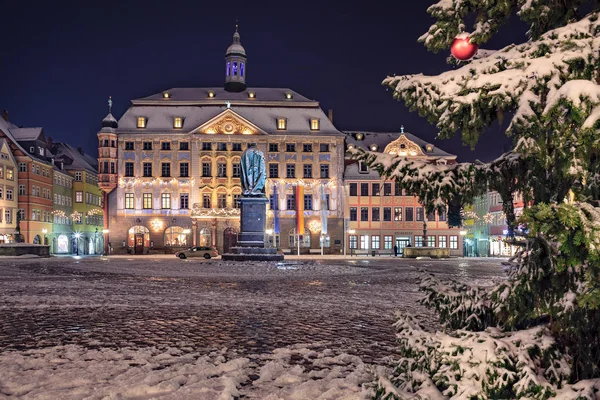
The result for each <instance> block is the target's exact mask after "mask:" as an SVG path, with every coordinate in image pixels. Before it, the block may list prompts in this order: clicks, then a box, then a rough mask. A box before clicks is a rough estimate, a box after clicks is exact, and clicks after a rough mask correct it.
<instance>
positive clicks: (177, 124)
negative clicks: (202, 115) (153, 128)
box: [173, 117, 183, 129]
mask: <svg viewBox="0 0 600 400" xmlns="http://www.w3.org/2000/svg"><path fill="white" fill-rule="evenodd" d="M182 127H183V118H181V117H175V119H174V120H173V128H175V129H181V128H182Z"/></svg>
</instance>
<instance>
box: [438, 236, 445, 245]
mask: <svg viewBox="0 0 600 400" xmlns="http://www.w3.org/2000/svg"><path fill="white" fill-rule="evenodd" d="M438 247H441V248H446V247H447V243H446V236H438Z"/></svg>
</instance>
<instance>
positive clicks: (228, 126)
mask: <svg viewBox="0 0 600 400" xmlns="http://www.w3.org/2000/svg"><path fill="white" fill-rule="evenodd" d="M234 129H235V128H234V126H233V124H232V123H231V122H227V123H226V124H225V125H223V130H224V131H225V133H233V130H234Z"/></svg>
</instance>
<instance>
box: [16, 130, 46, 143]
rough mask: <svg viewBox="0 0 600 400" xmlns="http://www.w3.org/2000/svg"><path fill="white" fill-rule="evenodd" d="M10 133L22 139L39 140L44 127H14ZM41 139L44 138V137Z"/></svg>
mask: <svg viewBox="0 0 600 400" xmlns="http://www.w3.org/2000/svg"><path fill="white" fill-rule="evenodd" d="M10 133H12V135H13V136H14V137H15V139H17V140H20V141H25V140H37V139H38V138H39V137H40V136H41V135H43V132H42V128H12V129H11V130H10ZM41 140H44V139H43V138H42V139H41Z"/></svg>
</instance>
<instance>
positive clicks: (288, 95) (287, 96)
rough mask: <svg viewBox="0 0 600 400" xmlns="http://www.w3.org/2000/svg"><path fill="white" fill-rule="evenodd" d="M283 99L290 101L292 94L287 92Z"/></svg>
mask: <svg viewBox="0 0 600 400" xmlns="http://www.w3.org/2000/svg"><path fill="white" fill-rule="evenodd" d="M285 98H286V99H288V100H289V99H291V98H292V94H291V93H290V92H287V93H286V94H285Z"/></svg>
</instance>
